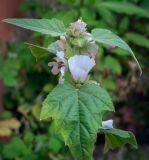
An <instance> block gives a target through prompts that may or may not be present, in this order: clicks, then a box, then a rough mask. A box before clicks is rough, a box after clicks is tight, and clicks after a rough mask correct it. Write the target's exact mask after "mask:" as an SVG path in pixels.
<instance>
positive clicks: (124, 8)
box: [100, 2, 149, 18]
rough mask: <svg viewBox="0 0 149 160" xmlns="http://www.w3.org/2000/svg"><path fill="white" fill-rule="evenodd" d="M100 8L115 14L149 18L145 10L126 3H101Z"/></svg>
mask: <svg viewBox="0 0 149 160" xmlns="http://www.w3.org/2000/svg"><path fill="white" fill-rule="evenodd" d="M100 7H104V8H107V9H109V10H111V11H114V12H117V13H125V14H129V15H137V16H139V17H145V18H149V12H148V11H147V10H145V9H143V8H141V7H138V6H137V5H134V4H132V3H128V2H102V3H100Z"/></svg>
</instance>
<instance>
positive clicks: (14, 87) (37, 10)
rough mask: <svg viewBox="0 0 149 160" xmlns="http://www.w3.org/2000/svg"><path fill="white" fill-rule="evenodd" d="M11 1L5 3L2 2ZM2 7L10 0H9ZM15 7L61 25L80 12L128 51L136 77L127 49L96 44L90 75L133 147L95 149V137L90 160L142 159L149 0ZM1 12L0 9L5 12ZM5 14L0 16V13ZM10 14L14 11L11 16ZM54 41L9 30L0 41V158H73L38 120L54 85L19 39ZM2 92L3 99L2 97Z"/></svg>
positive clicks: (67, 0) (53, 1) (59, 1)
mask: <svg viewBox="0 0 149 160" xmlns="http://www.w3.org/2000/svg"><path fill="white" fill-rule="evenodd" d="M10 2H11V4H10ZM9 4H10V5H13V4H12V1H9ZM18 10H19V11H20V12H21V16H22V15H23V17H28V18H49V19H50V18H53V17H55V18H58V19H60V20H63V21H64V23H65V25H66V26H68V24H69V23H70V22H72V21H75V20H77V19H78V18H80V17H82V19H83V20H84V21H85V22H86V23H87V24H88V30H89V31H90V30H91V29H92V28H107V29H109V30H111V31H113V32H115V33H117V34H118V35H119V36H120V37H122V38H123V39H124V40H125V41H126V42H127V43H128V44H129V45H130V46H131V48H132V49H133V50H134V52H135V55H136V57H137V58H138V61H139V62H140V64H141V66H142V70H143V74H142V76H139V72H138V68H137V65H136V64H135V62H134V60H133V59H132V57H131V56H130V54H129V53H128V52H126V51H124V50H121V49H119V48H111V47H110V46H106V47H104V48H103V46H100V48H99V53H98V65H97V66H96V67H95V69H94V71H93V73H92V75H91V78H93V79H95V80H96V81H98V82H100V84H101V85H102V86H103V87H104V88H106V89H107V90H108V91H109V93H110V95H111V97H112V98H113V101H114V104H115V107H116V111H117V112H116V113H115V114H112V115H111V114H109V115H108V118H113V119H114V121H115V126H116V127H119V128H122V129H124V130H130V131H132V132H133V133H134V134H135V135H136V138H137V141H138V144H139V149H138V150H133V149H132V148H130V147H129V146H125V147H123V148H121V149H117V150H114V151H111V152H109V153H107V154H105V155H104V154H103V144H104V137H103V135H99V136H98V139H97V142H96V145H95V150H94V157H95V160H126V159H127V160H136V159H137V160H148V159H149V67H148V66H149V38H148V37H149V0H42V1H41V0H22V1H21V3H20V5H19V8H18ZM6 12H7V11H6ZM5 18H6V17H5ZM16 18H17V17H16ZM53 40H54V39H53V38H51V37H48V36H43V35H41V34H39V33H35V32H30V31H27V30H23V29H20V28H15V30H13V32H11V36H10V38H9V40H7V41H5V43H4V42H2V40H1V41H0V45H1V48H5V49H0V52H1V54H0V79H1V87H0V96H1V98H0V99H2V100H1V102H0V107H1V108H0V110H1V112H0V160H73V158H72V156H71V153H70V151H69V149H68V148H67V147H66V146H65V145H64V143H63V140H62V138H61V136H60V135H58V133H56V132H55V129H54V126H53V124H52V121H51V120H50V119H48V120H45V121H40V120H39V114H40V110H41V105H42V100H43V99H44V98H45V97H46V95H47V94H48V93H49V92H50V91H51V90H52V89H53V88H54V87H55V85H56V84H57V83H58V78H57V77H55V76H52V75H51V73H50V70H49V68H48V66H47V63H48V61H49V60H48V59H42V60H39V61H36V60H35V59H34V58H33V57H32V55H31V54H30V50H29V49H28V48H27V46H26V45H25V44H24V42H30V43H34V44H39V45H43V46H45V47H47V46H48V45H49V44H50V43H51V42H52V41H53ZM2 97H3V98H2Z"/></svg>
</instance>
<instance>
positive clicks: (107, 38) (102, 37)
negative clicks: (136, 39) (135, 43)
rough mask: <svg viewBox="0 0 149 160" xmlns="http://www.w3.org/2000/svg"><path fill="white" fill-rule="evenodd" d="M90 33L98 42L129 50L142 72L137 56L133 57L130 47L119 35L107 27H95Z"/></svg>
mask: <svg viewBox="0 0 149 160" xmlns="http://www.w3.org/2000/svg"><path fill="white" fill-rule="evenodd" d="M91 33H92V36H93V38H94V40H95V41H97V42H99V43H103V44H106V45H113V46H117V47H120V48H122V49H124V50H126V51H128V52H130V53H131V55H132V57H133V58H134V60H135V61H136V63H137V64H138V67H139V69H140V74H142V69H141V66H140V64H139V62H138V60H137V58H136V57H135V55H134V53H133V51H132V49H131V48H130V47H129V46H128V44H127V43H126V42H124V41H123V40H122V39H121V38H120V37H118V36H117V35H115V34H114V33H113V32H111V31H109V30H107V29H98V28H96V29H93V30H92V32H91Z"/></svg>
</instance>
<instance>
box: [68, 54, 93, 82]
mask: <svg viewBox="0 0 149 160" xmlns="http://www.w3.org/2000/svg"><path fill="white" fill-rule="evenodd" d="M68 65H69V69H70V72H71V74H72V77H73V79H74V80H75V81H81V82H83V81H85V80H86V78H87V76H88V73H89V71H90V70H91V69H92V68H93V66H94V65H95V60H94V59H93V58H90V57H89V56H86V55H75V56H73V57H71V58H69V60H68Z"/></svg>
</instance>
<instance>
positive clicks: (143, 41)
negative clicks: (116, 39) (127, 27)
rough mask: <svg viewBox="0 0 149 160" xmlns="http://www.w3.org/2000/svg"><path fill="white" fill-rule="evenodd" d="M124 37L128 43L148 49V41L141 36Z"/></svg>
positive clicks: (131, 34)
mask: <svg viewBox="0 0 149 160" xmlns="http://www.w3.org/2000/svg"><path fill="white" fill-rule="evenodd" d="M125 37H126V39H127V40H128V41H131V42H133V43H134V44H136V45H138V46H141V47H146V48H149V39H147V38H146V37H145V36H143V35H141V34H137V33H126V35H125Z"/></svg>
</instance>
